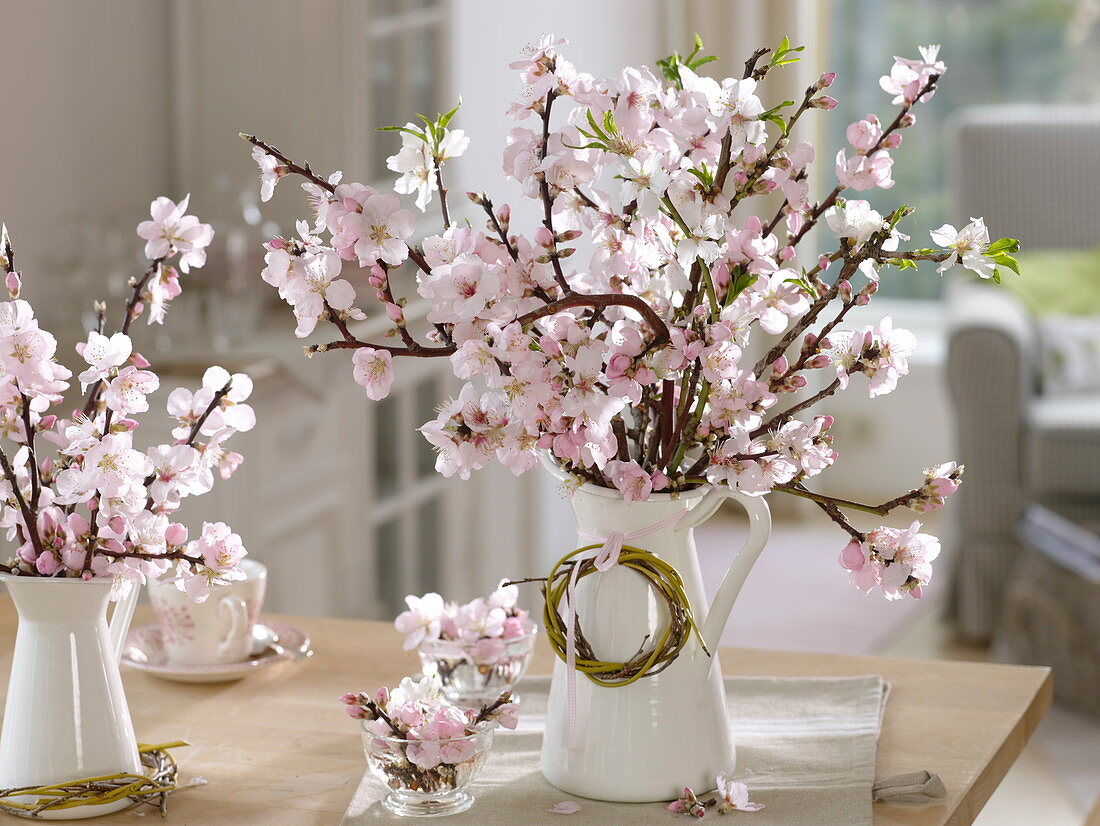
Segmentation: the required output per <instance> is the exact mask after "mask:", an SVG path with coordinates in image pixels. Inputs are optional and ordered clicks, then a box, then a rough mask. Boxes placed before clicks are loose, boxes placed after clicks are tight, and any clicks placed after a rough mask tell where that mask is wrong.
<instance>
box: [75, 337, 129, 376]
mask: <svg viewBox="0 0 1100 826" xmlns="http://www.w3.org/2000/svg"><path fill="white" fill-rule="evenodd" d="M76 349H77V352H78V353H80V355H81V356H82V357H83V358H84V360H85V361H86V362H88V369H87V370H85V371H84V372H83V373H81V374H80V376H79V377H78V378H79V379H80V381H81V382H82V383H83V384H85V385H89V384H91V383H92V382H94V381H98V380H99V379H105V378H107V377H108V376H109V375H110V374H111V372H112V371H113V370H115V369H116V368H118V367H121V366H122V365H123V364H125V363H126V361H127V359H129V358H130V354H131V353H132V352H133V349H134V345H133V343H132V342H131V341H130V337H129V336H128V335H126V334H125V333H115V334H114V335H112V336H111V337H110V338H108V337H107V336H105V335H103V334H101V333H98V332H96V331H95V330H92V331H91V332H90V333H88V340H87V341H86V342H81V343H79V344H77V347H76Z"/></svg>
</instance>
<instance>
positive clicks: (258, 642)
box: [119, 617, 313, 683]
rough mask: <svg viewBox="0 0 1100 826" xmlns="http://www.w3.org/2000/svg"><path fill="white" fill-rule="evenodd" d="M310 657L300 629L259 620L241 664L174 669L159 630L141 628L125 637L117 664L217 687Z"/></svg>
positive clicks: (308, 647) (267, 620)
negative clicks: (250, 651) (248, 655)
mask: <svg viewBox="0 0 1100 826" xmlns="http://www.w3.org/2000/svg"><path fill="white" fill-rule="evenodd" d="M311 656H313V649H312V648H310V646H309V637H307V636H306V634H305V632H304V631H302V630H301V629H299V628H294V627H293V626H291V625H286V624H284V623H281V622H279V621H277V620H273V619H268V618H266V617H264V618H261V620H260V622H257V623H256V626H255V627H254V628H253V629H252V655H251V656H250V657H249V658H248V659H247V660H245V661H244V662H239V663H224V664H222V665H175V664H173V663H171V662H169V660H168V654H167V653H166V652H165V650H164V643H163V641H162V640H161V637H160V628H159V627H157V626H156V625H143V626H140V627H139V628H134V629H131V631H130V633H129V634H127V635H126V644H125V645H124V646H123V649H122V656H121V657H120V658H119V662H120V663H121V664H122V665H128V666H130V668H136V669H137V670H138V671H148V672H149V673H150V674H153V675H154V676H157V677H160V678H162V679H165V680H174V681H176V682H180V683H220V682H228V681H230V680H240V679H242V678H244V677H247V676H248V675H249V674H252V673H255V672H256V671H257V670H259V669H261V668H266V667H267V666H269V665H275V664H276V663H281V662H288V661H290V662H297V661H299V660H304V659H306V658H307V657H311Z"/></svg>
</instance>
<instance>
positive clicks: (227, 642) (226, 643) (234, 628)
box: [218, 597, 248, 657]
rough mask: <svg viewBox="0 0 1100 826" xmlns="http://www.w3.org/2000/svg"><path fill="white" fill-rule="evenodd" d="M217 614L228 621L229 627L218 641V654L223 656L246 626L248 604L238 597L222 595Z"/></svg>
mask: <svg viewBox="0 0 1100 826" xmlns="http://www.w3.org/2000/svg"><path fill="white" fill-rule="evenodd" d="M218 614H219V615H220V616H223V617H225V618H226V619H227V620H228V621H229V627H228V628H227V630H226V632H225V634H224V635H223V636H222V639H221V642H219V643H218V656H219V657H223V656H225V654H226V652H227V651H229V650H230V647H231V646H232V645H233V643H235V642H236V641H237V639H238V637H239V636H240V635H241V634H243V633H244V632H245V630H246V629H247V628H248V605H247V603H245V601H244V600H243V599H241V598H240V597H222V598H221V601H220V602H219V603H218Z"/></svg>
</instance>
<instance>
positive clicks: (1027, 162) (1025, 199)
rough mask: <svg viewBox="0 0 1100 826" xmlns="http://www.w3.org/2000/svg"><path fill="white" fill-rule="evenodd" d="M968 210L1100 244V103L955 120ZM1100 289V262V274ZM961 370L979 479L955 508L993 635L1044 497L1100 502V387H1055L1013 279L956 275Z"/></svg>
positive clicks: (985, 633) (964, 597) (960, 599)
mask: <svg viewBox="0 0 1100 826" xmlns="http://www.w3.org/2000/svg"><path fill="white" fill-rule="evenodd" d="M954 141H955V146H956V153H955V157H956V159H957V165H956V169H955V174H954V185H955V196H956V201H957V204H958V215H959V216H960V220H962V219H965V218H967V217H969V216H971V215H975V216H977V215H983V216H985V218H986V222H987V224H988V226H989V227H990V232H991V234H992V235H993V237H998V236H1001V235H1011V236H1014V237H1018V238H1020V239H1021V243H1022V244H1023V245H1024V247H1025V248H1032V249H1035V248H1043V247H1096V246H1100V111H1096V112H1086V113H1084V114H1083V113H1082V112H1081V111H1080V110H1066V109H1062V108H1058V107H1011V108H1003V107H1002V108H981V109H975V110H969V111H967V112H965V113H963V115H962V117H960V118H959V119H958V121H957V122H956V124H955V131H954ZM1097 287H1098V288H1100V272H1098V273H1097ZM947 304H948V323H949V349H948V364H947V377H948V383H949V387H950V392H951V397H952V401H953V405H954V418H955V426H956V437H957V440H958V455H959V457H960V458H961V460H962V461H963V462H965V464H966V479H965V483H964V484H963V486H962V487H961V488H960V491H959V494H958V500H957V502H955V503H953V504H954V505H955V507H953V508H951V509H949V510H950V512H951V517H950V518H951V519H952V528H953V529H952V530H951V531H950V532H949V536H950V537H951V540H950V541H952V542H953V543H954V549H953V550H954V554H953V556H954V559H955V564H956V570H955V577H954V582H953V593H952V609H953V612H952V613H953V615H954V617H955V620H956V623H957V626H958V630H959V633H960V634H961V635H962V636H963V637H965V638H967V639H970V640H974V641H984V640H987V639H988V638H989V637H990V636H991V635H992V633H993V631H994V629H995V627H996V625H997V623H998V622H999V621H1000V617H1001V610H1002V598H1003V595H1004V592H1005V588H1006V585H1007V584H1008V580H1009V577H1010V575H1011V573H1012V569H1013V566H1014V565H1015V563H1016V559H1017V556H1018V553H1019V550H1020V543H1019V539H1018V537H1017V523H1018V521H1019V518H1020V516H1021V514H1022V513H1023V509H1024V506H1025V505H1026V504H1027V503H1028V502H1031V501H1035V502H1040V503H1044V504H1049V505H1054V506H1056V507H1057V508H1058V510H1059V511H1060V512H1061V513H1068V514H1072V513H1074V512H1079V513H1081V514H1091V515H1093V516H1095V515H1096V514H1097V513H1098V512H1100V393H1079V394H1068V395H1067V394H1059V395H1054V394H1050V393H1044V388H1043V382H1042V376H1041V375H1040V369H1039V366H1040V364H1041V363H1042V362H1041V351H1040V348H1041V342H1040V336H1039V334H1038V331H1037V328H1036V324H1035V321H1034V319H1032V318H1031V317H1030V316H1029V314H1028V312H1027V310H1026V309H1025V308H1024V307H1023V305H1022V304H1021V303H1020V302H1019V301H1018V300H1017V299H1016V298H1015V297H1014V296H1012V295H1011V294H1009V293H1007V292H1006V291H1004V290H997V289H990V288H989V287H988V286H986V285H976V284H970V283H954V284H952V285H951V286H950V288H949V290H948V296H947Z"/></svg>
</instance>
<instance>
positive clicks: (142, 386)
mask: <svg viewBox="0 0 1100 826" xmlns="http://www.w3.org/2000/svg"><path fill="white" fill-rule="evenodd" d="M158 387H160V379H158V378H157V375H156V373H153V372H151V371H149V370H139V369H138V368H137V367H135V366H133V365H132V364H131V365H129V366H127V367H123V368H122V369H121V370H119V372H118V375H117V376H115V378H113V379H111V381H110V382H109V383H108V384H107V389H106V391H105V392H104V394H103V398H104V401H106V402H107V406H108V407H109V408H111V409H112V410H115V411H117V412H119V413H122V414H123V415H126V416H128V415H131V414H133V413H144V412H145V411H146V410H148V409H149V402H148V401H147V400H146V398H145V397H146V396H148V395H149V394H150V393H152V392H154V391H155V390H156V389H157V388H158Z"/></svg>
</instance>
